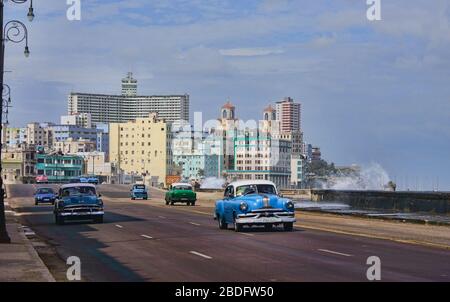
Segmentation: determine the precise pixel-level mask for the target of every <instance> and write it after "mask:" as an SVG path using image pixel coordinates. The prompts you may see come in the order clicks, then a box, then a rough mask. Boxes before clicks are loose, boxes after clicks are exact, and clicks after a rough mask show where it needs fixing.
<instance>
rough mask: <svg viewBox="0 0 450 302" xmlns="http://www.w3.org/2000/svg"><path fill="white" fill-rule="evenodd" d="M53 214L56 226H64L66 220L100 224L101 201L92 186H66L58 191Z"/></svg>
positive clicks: (102, 212)
mask: <svg viewBox="0 0 450 302" xmlns="http://www.w3.org/2000/svg"><path fill="white" fill-rule="evenodd" d="M53 212H54V215H55V222H56V224H64V223H65V222H66V221H67V220H93V221H94V222H96V223H102V222H103V215H104V210H103V201H102V199H101V195H100V194H99V195H97V191H96V189H95V185H93V184H82V183H78V184H76V183H73V184H67V185H63V186H61V188H60V189H59V192H58V196H57V198H56V202H55V207H54V210H53Z"/></svg>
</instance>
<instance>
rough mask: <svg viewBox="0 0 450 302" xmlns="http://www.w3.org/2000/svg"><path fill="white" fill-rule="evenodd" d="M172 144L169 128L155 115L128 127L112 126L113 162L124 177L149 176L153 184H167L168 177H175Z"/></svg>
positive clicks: (124, 125) (111, 154) (110, 142)
mask: <svg viewBox="0 0 450 302" xmlns="http://www.w3.org/2000/svg"><path fill="white" fill-rule="evenodd" d="M170 140H171V132H170V126H169V124H168V123H166V122H165V121H164V120H162V119H159V118H158V117H157V115H156V114H155V113H150V114H149V115H148V116H147V117H146V118H137V119H135V120H133V121H130V122H127V123H112V124H110V128H109V158H110V161H111V163H113V164H114V166H115V167H117V171H119V173H121V174H122V172H124V173H126V174H131V175H143V176H148V177H150V179H152V183H156V184H161V183H163V184H166V176H168V175H172V173H173V171H172V168H173V164H172V151H171V143H170ZM154 179H156V180H155V181H154Z"/></svg>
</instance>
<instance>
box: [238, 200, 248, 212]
mask: <svg viewBox="0 0 450 302" xmlns="http://www.w3.org/2000/svg"><path fill="white" fill-rule="evenodd" d="M239 209H240V210H241V211H242V212H246V211H247V210H248V204H247V203H245V202H242V203H241V205H240V206H239Z"/></svg>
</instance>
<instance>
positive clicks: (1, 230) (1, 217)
mask: <svg viewBox="0 0 450 302" xmlns="http://www.w3.org/2000/svg"><path fill="white" fill-rule="evenodd" d="M27 1H29V2H30V7H29V8H28V14H27V17H28V20H29V21H30V22H31V21H33V19H34V9H33V0H10V2H13V3H16V4H23V3H26V2H27ZM5 2H6V0H0V25H1V28H0V42H1V47H0V95H1V96H2V97H3V88H4V82H3V74H4V71H5V65H4V64H5V43H6V42H8V41H10V42H13V43H21V42H23V41H25V50H24V54H25V56H26V57H28V56H29V55H30V49H29V48H28V30H27V28H26V26H25V24H23V23H22V22H20V21H17V20H13V21H9V22H7V23H6V24H5V25H3V23H4V22H3V8H4V6H5ZM8 87H9V86H8ZM3 110H4V109H3V100H2V102H0V112H1V114H0V133H2V128H3ZM2 139H3V135H1V137H0V243H10V242H11V239H10V238H9V236H8V232H7V230H6V219H5V192H4V188H3V174H2V165H1V152H2V149H3V142H2V141H1V140H2Z"/></svg>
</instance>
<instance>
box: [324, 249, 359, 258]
mask: <svg viewBox="0 0 450 302" xmlns="http://www.w3.org/2000/svg"><path fill="white" fill-rule="evenodd" d="M318 251H320V252H324V253H330V254H334V255H339V256H345V257H352V256H353V255H349V254H344V253H339V252H335V251H330V250H324V249H318Z"/></svg>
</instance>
